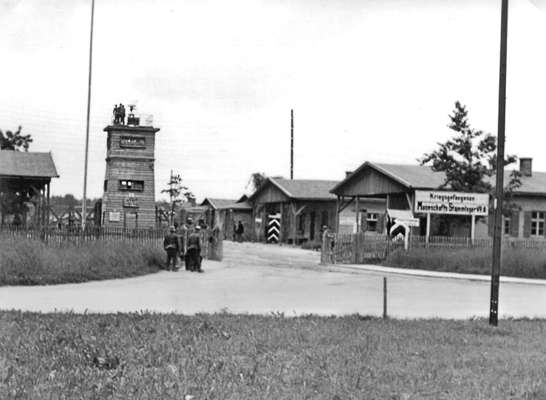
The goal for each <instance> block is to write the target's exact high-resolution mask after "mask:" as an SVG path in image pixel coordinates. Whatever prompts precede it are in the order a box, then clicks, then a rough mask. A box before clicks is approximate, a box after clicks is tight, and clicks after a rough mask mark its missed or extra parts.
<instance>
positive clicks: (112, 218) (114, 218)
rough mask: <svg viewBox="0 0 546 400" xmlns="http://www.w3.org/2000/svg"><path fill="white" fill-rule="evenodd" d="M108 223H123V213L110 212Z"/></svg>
mask: <svg viewBox="0 0 546 400" xmlns="http://www.w3.org/2000/svg"><path fill="white" fill-rule="evenodd" d="M108 221H110V222H119V221H121V213H120V212H119V211H110V212H109V213H108Z"/></svg>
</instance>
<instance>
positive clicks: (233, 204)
mask: <svg viewBox="0 0 546 400" xmlns="http://www.w3.org/2000/svg"><path fill="white" fill-rule="evenodd" d="M240 200H241V199H239V200H229V199H211V198H210V197H207V198H205V200H203V201H202V202H201V206H206V205H207V204H210V206H211V207H212V208H214V209H215V210H226V209H234V210H247V209H248V210H250V209H251V208H252V207H251V206H250V204H248V203H247V202H246V201H240Z"/></svg>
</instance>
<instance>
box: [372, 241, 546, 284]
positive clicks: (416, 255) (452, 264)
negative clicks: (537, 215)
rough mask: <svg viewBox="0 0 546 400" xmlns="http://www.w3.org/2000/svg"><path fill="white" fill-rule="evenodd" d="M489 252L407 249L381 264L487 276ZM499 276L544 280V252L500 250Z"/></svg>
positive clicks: (545, 274)
mask: <svg viewBox="0 0 546 400" xmlns="http://www.w3.org/2000/svg"><path fill="white" fill-rule="evenodd" d="M491 257H492V250H491V249H484V248H479V249H478V248H476V249H434V248H429V249H422V248H421V249H410V250H409V251H407V252H406V251H404V250H402V249H401V250H396V251H394V252H393V253H391V254H390V255H389V256H388V257H387V259H386V260H385V261H384V262H383V264H384V265H386V266H389V267H398V268H416V269H425V270H432V271H444V272H460V273H467V274H490V273H491ZM501 273H502V275H507V276H515V277H520V278H542V279H544V278H546V252H544V251H541V250H533V249H512V248H505V249H503V256H502V271H501Z"/></svg>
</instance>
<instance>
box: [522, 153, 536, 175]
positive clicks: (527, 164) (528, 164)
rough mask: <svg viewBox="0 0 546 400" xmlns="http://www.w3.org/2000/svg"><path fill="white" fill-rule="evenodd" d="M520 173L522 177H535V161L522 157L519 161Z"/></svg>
mask: <svg viewBox="0 0 546 400" xmlns="http://www.w3.org/2000/svg"><path fill="white" fill-rule="evenodd" d="M519 172H520V173H521V175H522V176H532V175H533V159H532V158H530V157H520V159H519Z"/></svg>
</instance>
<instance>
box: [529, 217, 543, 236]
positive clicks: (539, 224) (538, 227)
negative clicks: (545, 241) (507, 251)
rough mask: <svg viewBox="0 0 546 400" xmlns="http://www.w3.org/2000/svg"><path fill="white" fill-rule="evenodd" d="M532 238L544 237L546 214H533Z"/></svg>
mask: <svg viewBox="0 0 546 400" xmlns="http://www.w3.org/2000/svg"><path fill="white" fill-rule="evenodd" d="M531 236H535V237H543V236H544V212H542V211H533V212H532V213H531Z"/></svg>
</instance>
